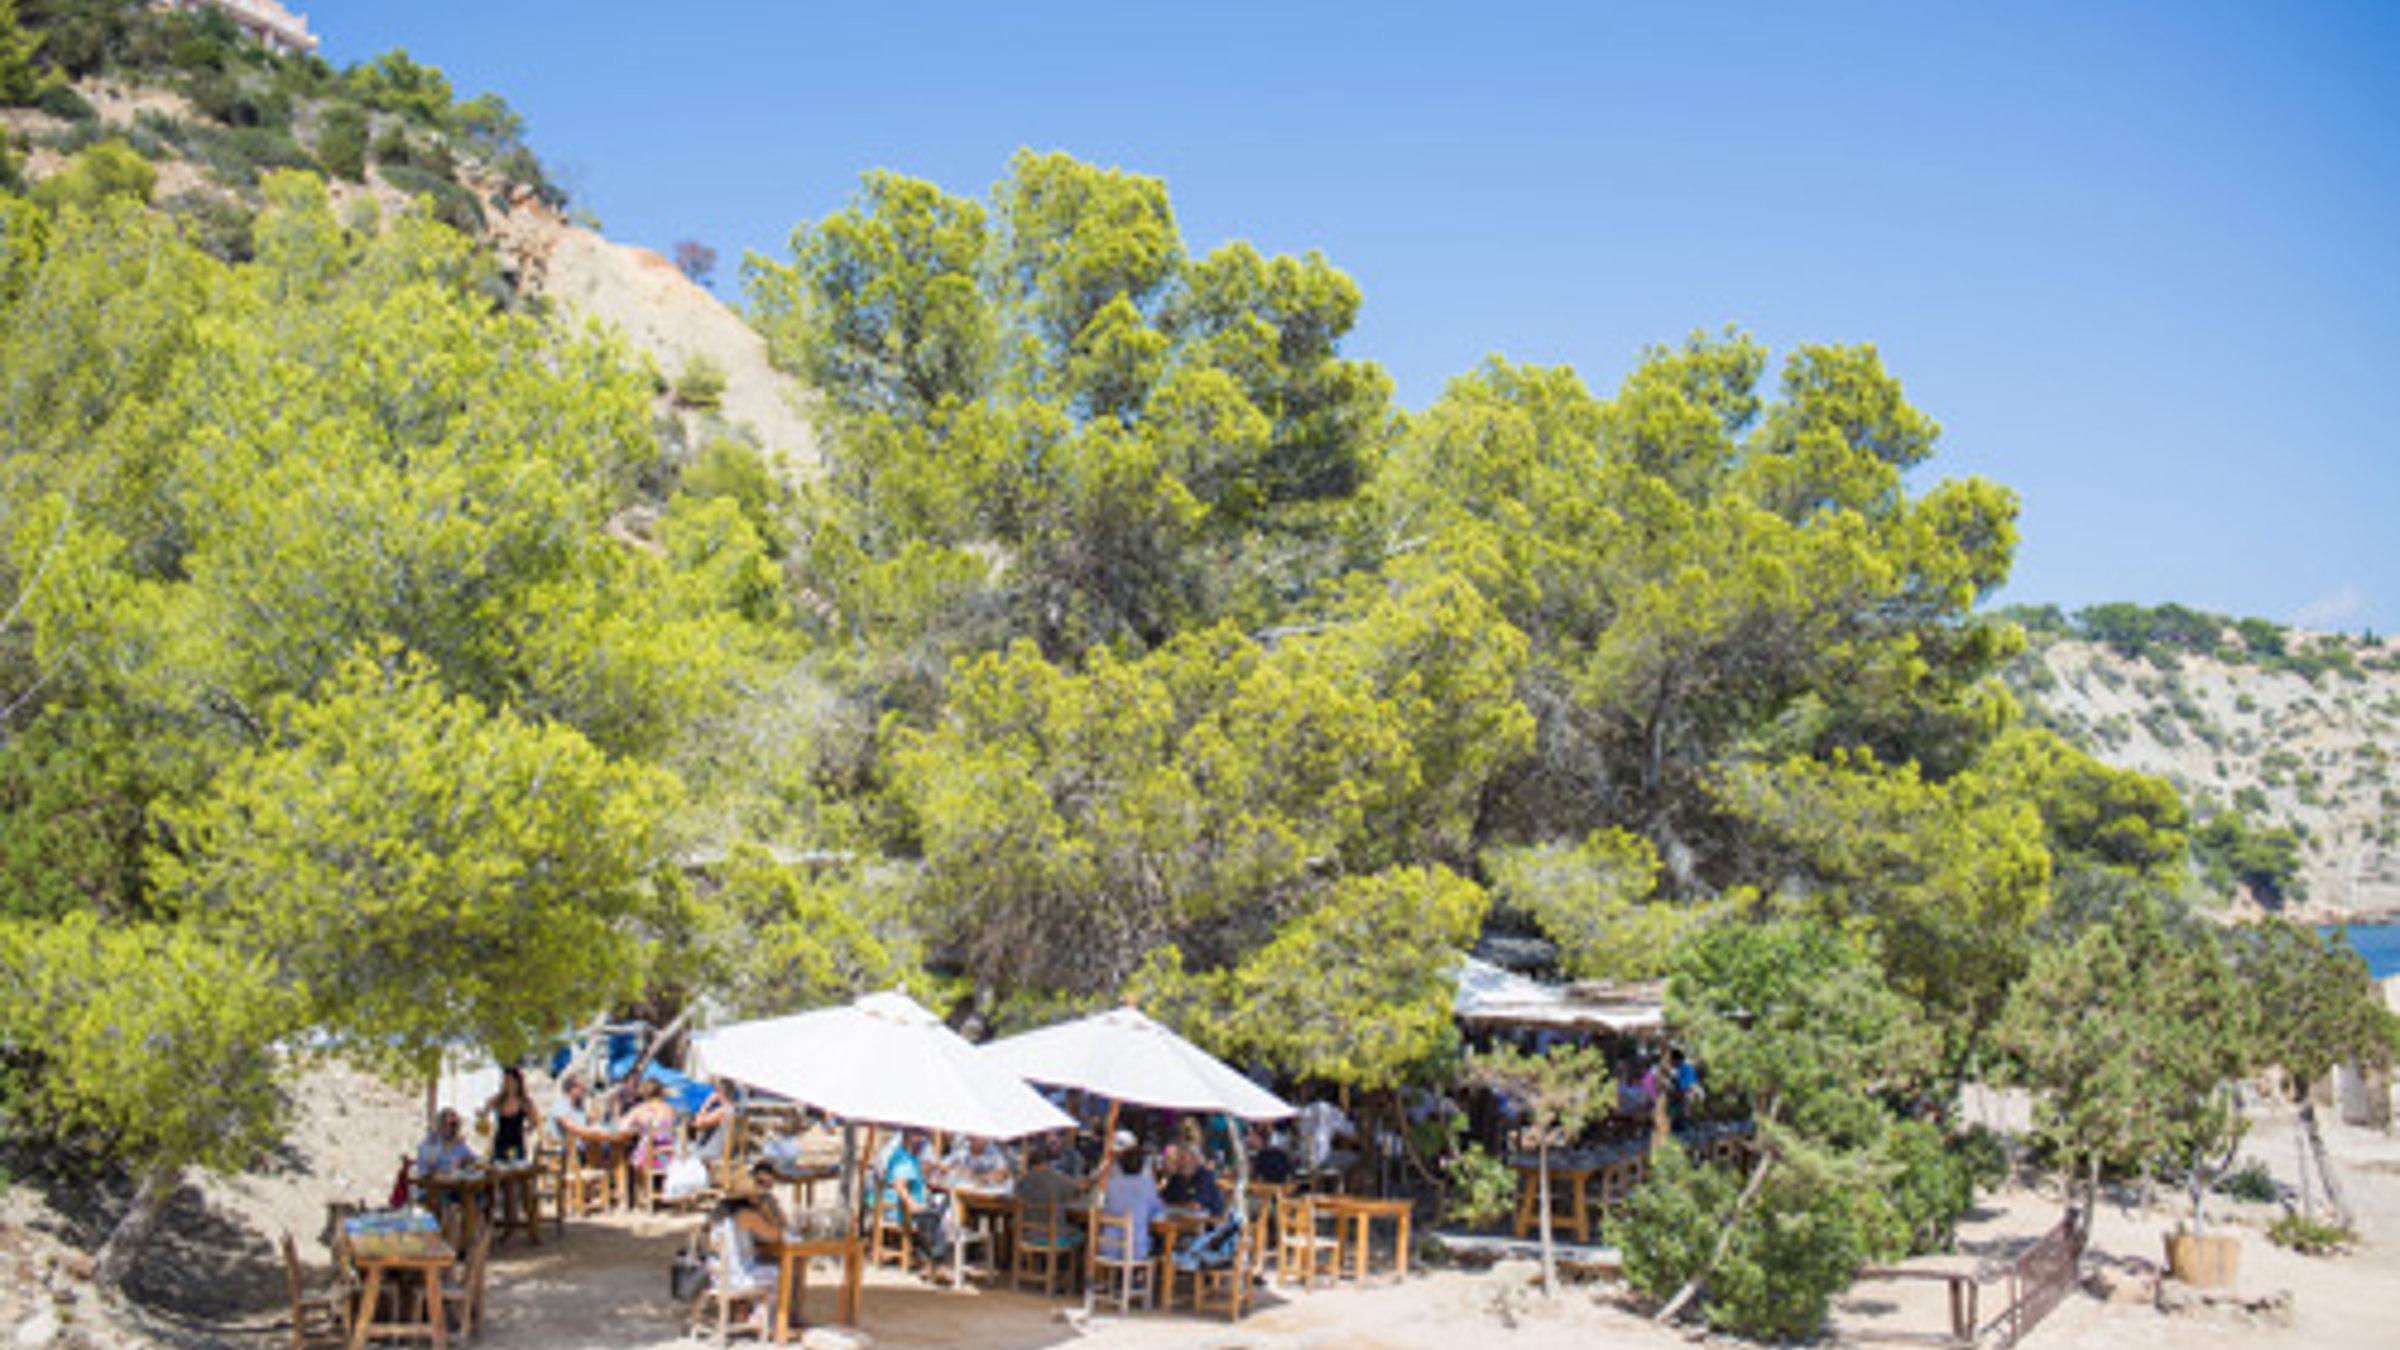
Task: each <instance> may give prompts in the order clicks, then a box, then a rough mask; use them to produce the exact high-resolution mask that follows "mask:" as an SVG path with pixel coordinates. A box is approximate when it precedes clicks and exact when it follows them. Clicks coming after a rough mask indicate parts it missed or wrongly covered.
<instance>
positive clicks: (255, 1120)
mask: <svg viewBox="0 0 2400 1350" xmlns="http://www.w3.org/2000/svg"><path fill="white" fill-rule="evenodd" d="M299 1002H300V1000H299V998H298V997H297V995H296V992H295V991H293V990H292V989H291V988H290V987H289V986H288V985H286V984H285V983H284V982H283V981H282V980H280V979H278V978H277V973H276V971H275V969H274V968H273V966H272V964H271V963H270V962H269V961H267V960H265V959H264V958H262V957H260V956H258V955H255V954H253V953H249V952H246V951H243V950H241V949H239V948H237V947H234V946H230V945H227V944H225V943H222V942H219V941H216V940H215V939H214V938H213V937H212V936H211V935H209V934H208V933H207V932H206V931H205V930H204V929H202V928H200V927H197V926H194V925H191V924H131V925H123V926H119V925H112V924H108V923H106V922H104V921H103V920H101V919H100V918H98V917H97V916H95V915H92V914H89V913H79V914H71V915H67V916H65V917H63V918H61V919H59V920H58V921H56V922H54V923H49V924H29V923H25V922H22V921H9V922H6V923H0V1038H4V1039H6V1040H7V1041H8V1042H9V1043H11V1044H13V1045H19V1046H31V1047H38V1048H39V1049H40V1051H41V1053H42V1054H43V1056H44V1057H45V1058H46V1060H47V1061H48V1072H46V1073H44V1074H43V1075H41V1077H40V1079H39V1088H38V1091H39V1094H40V1095H39V1098H38V1100H39V1102H40V1103H41V1105H42V1106H43V1107H44V1108H46V1110H47V1113H48V1114H49V1117H50V1120H51V1123H52V1128H54V1129H72V1130H75V1131H76V1132H78V1133H81V1134H83V1135H84V1136H85V1137H86V1138H87V1139H92V1140H95V1141H96V1142H99V1143H101V1144H102V1145H103V1147H105V1148H107V1149H109V1150H112V1151H114V1152H116V1153H117V1154H119V1155H120V1156H124V1157H129V1158H134V1159H139V1160H141V1162H142V1164H143V1165H144V1166H145V1167H148V1168H161V1167H164V1168H181V1167H185V1166H191V1165H201V1166H208V1167H215V1168H219V1169H226V1170H231V1169H237V1168H241V1167H246V1166H248V1165H250V1164H252V1163H254V1162H255V1161H257V1160H258V1158H259V1157H260V1156H261V1155H262V1154H263V1153H264V1152H265V1151H266V1150H267V1149H268V1148H269V1147H270V1146H271V1145H272V1144H274V1143H275V1142H276V1141H277V1140H278V1139H280V1138H281V1137H282V1134H281V1132H282V1128H283V1125H284V1122H285V1119H286V1116H287V1113H288V1103H287V1102H286V1100H285V1099H284V1097H283V1095H282V1093H281V1092H280V1091H279V1090H278V1089H277V1087H276V1082H275V1080H276V1075H277V1072H278V1070H279V1068H280V1067H281V1066H280V1065H279V1064H278V1063H277V1061H276V1058H275V1053H274V1051H273V1049H272V1047H273V1046H274V1044H275V1043H276V1041H277V1040H278V1039H280V1038H282V1037H284V1036H286V1035H288V1034H289V1033H290V1032H292V1031H293V1030H294V1029H296V1027H297V1026H298V1025H299V1022H298V1020H297V1016H298V1011H299V1007H298V1005H299Z"/></svg>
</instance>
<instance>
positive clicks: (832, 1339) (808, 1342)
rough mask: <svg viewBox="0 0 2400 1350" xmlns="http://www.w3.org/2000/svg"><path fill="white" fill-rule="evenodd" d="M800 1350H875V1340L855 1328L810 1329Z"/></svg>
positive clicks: (802, 1335)
mask: <svg viewBox="0 0 2400 1350" xmlns="http://www.w3.org/2000/svg"><path fill="white" fill-rule="evenodd" d="M800 1350H875V1338H874V1337H872V1336H870V1335H868V1334H867V1333H865V1332H863V1331H860V1330H858V1329H857V1328H855V1327H810V1328H809V1329H808V1330H807V1331H805V1332H803V1333H801V1336H800Z"/></svg>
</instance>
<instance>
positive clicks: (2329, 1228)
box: [2267, 1214, 2358, 1256]
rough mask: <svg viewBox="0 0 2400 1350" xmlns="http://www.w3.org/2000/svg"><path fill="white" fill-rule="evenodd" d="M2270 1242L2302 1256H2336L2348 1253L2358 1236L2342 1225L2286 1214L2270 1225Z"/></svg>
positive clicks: (2268, 1232) (2268, 1238) (2268, 1233)
mask: <svg viewBox="0 0 2400 1350" xmlns="http://www.w3.org/2000/svg"><path fill="white" fill-rule="evenodd" d="M2267 1240H2268V1241H2269V1242H2272V1243H2274V1244H2275V1245H2276V1246H2278V1247H2284V1248H2288V1249H2289V1250H2292V1251H2295V1252H2298V1253H2300V1254H2301V1255H2302V1256H2333V1255H2336V1254H2338V1253H2341V1252H2345V1251H2348V1250H2349V1249H2350V1248H2351V1246H2352V1245H2354V1244H2355V1243H2357V1241H2358V1234H2356V1233H2353V1232H2351V1231H2350V1230H2349V1229H2347V1228H2344V1227H2342V1226H2341V1225H2340V1224H2335V1223H2326V1222H2324V1221H2322V1220H2318V1219H2309V1218H2303V1217H2302V1216H2300V1215H2298V1214H2286V1215H2284V1216H2283V1217H2281V1218H2279V1219H2277V1220H2275V1222H2273V1223H2271V1224H2268V1225H2267Z"/></svg>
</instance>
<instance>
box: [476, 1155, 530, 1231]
mask: <svg viewBox="0 0 2400 1350" xmlns="http://www.w3.org/2000/svg"><path fill="white" fill-rule="evenodd" d="M484 1176H485V1178H486V1182H485V1185H486V1196H487V1197H488V1199H489V1200H490V1202H491V1205H492V1245H493V1246H498V1245H500V1243H501V1242H502V1241H504V1240H505V1239H506V1238H507V1237H508V1235H509V1234H511V1233H523V1234H524V1235H525V1240H526V1241H528V1242H530V1243H532V1244H533V1245H534V1246H536V1247H539V1246H541V1245H542V1201H541V1187H540V1182H541V1178H542V1167H541V1164H540V1163H533V1162H526V1163H510V1164H507V1165H505V1166H499V1165H495V1166H494V1167H492V1168H491V1169H490V1170H489V1171H487V1172H486V1173H484Z"/></svg>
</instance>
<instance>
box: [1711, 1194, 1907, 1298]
mask: <svg viewBox="0 0 2400 1350" xmlns="http://www.w3.org/2000/svg"><path fill="white" fill-rule="evenodd" d="M1890 1220H1891V1211H1890V1209H1889V1207H1888V1206H1886V1205H1885V1204H1884V1203H1883V1201H1882V1198H1881V1197H1879V1196H1877V1195H1876V1194H1875V1193H1874V1191H1873V1190H1872V1189H1871V1188H1869V1189H1858V1188H1846V1187H1841V1186H1833V1185H1825V1184H1821V1183H1819V1182H1817V1181H1815V1180H1812V1179H1809V1178H1804V1177H1801V1176H1799V1175H1798V1174H1796V1173H1795V1172H1792V1171H1789V1170H1784V1171H1778V1172H1777V1173H1775V1174H1774V1177H1773V1179H1771V1180H1770V1181H1769V1182H1768V1183H1767V1185H1766V1187H1765V1188H1764V1189H1763V1190H1761V1191H1760V1193H1759V1197H1758V1207H1757V1209H1756V1210H1755V1211H1754V1212H1753V1213H1751V1214H1750V1215H1749V1216H1747V1217H1746V1218H1744V1219H1743V1221H1742V1225H1741V1228H1740V1229H1739V1231H1738V1232H1737V1233H1736V1235H1735V1237H1734V1242H1733V1246H1732V1248H1731V1250H1730V1251H1729V1252H1728V1253H1727V1254H1726V1258H1725V1261H1724V1263H1723V1264H1722V1265H1720V1266H1718V1267H1717V1273H1716V1274H1715V1275H1714V1276H1712V1277H1711V1278H1710V1280H1709V1286H1708V1305H1707V1313H1708V1321H1709V1324H1710V1325H1711V1326H1714V1327H1716V1328H1717V1329H1718V1330H1720V1331H1727V1332H1731V1333H1733V1334H1734V1335H1736V1336H1743V1337H1747V1338H1749V1339H1751V1340H1760V1341H1796V1340H1802V1339H1805V1338H1807V1337H1810V1336H1814V1335H1815V1334H1817V1332H1818V1331H1819V1330H1821V1329H1822V1328H1823V1327H1824V1325H1825V1315H1826V1313H1827V1312H1829V1311H1830V1310H1831V1309H1832V1307H1833V1298H1834V1295H1836V1294H1838V1293H1840V1292H1841V1291H1842V1290H1843V1289H1845V1288H1848V1287H1849V1284H1850V1277H1851V1276H1852V1275H1853V1274H1855V1273H1856V1272H1857V1270H1858V1268H1859V1266H1861V1265H1862V1264H1864V1263H1865V1262H1866V1261H1867V1260H1869V1259H1870V1258H1872V1257H1875V1256H1878V1255H1897V1254H1898V1253H1896V1252H1892V1251H1890V1250H1889V1249H1888V1247H1886V1246H1885V1244H1884V1243H1883V1242H1882V1241H1881V1240H1880V1237H1879V1235H1878V1231H1877V1230H1878V1229H1880V1228H1882V1227H1884V1226H1885V1225H1888V1224H1889V1222H1890Z"/></svg>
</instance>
